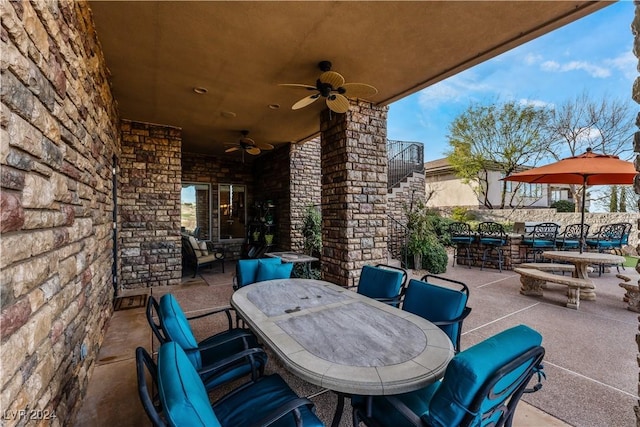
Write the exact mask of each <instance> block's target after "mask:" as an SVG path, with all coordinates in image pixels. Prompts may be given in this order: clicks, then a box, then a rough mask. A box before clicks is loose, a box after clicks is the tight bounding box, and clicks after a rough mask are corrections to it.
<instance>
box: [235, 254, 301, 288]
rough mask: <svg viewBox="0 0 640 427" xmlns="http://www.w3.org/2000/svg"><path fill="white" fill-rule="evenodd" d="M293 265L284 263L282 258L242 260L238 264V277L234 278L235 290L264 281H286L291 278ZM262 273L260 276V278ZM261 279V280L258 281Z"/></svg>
mask: <svg viewBox="0 0 640 427" xmlns="http://www.w3.org/2000/svg"><path fill="white" fill-rule="evenodd" d="M292 270H293V264H291V263H284V264H283V263H282V260H281V259H280V258H276V257H274V258H260V259H241V260H238V262H237V263H236V275H235V277H234V278H233V281H234V283H233V288H234V289H235V290H238V289H240V288H241V287H243V286H247V285H250V284H252V283H256V282H258V281H263V280H271V279H285V278H287V277H291V271H292ZM258 273H260V276H258ZM258 279H260V280H258Z"/></svg>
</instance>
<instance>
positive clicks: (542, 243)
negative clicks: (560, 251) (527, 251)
mask: <svg viewBox="0 0 640 427" xmlns="http://www.w3.org/2000/svg"><path fill="white" fill-rule="evenodd" d="M522 243H523V244H525V245H528V246H533V247H534V248H548V247H553V246H555V243H554V242H553V240H543V239H523V240H522Z"/></svg>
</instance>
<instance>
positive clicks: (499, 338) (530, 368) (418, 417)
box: [352, 325, 544, 427]
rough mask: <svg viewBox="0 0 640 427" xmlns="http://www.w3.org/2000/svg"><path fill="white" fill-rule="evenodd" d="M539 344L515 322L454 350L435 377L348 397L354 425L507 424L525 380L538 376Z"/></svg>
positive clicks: (441, 426)
mask: <svg viewBox="0 0 640 427" xmlns="http://www.w3.org/2000/svg"><path fill="white" fill-rule="evenodd" d="M541 343H542V336H541V335H540V334H539V333H538V332H536V331H534V330H533V329H531V328H529V327H527V326H525V325H519V326H516V327H513V328H511V329H508V330H506V331H503V332H501V333H499V334H497V335H494V336H493V337H490V338H488V339H486V340H484V341H482V342H480V343H478V344H476V345H474V346H473V347H470V348H469V349H467V350H464V351H462V352H460V353H458V354H456V355H455V356H454V358H453V359H452V360H451V362H450V363H449V365H448V366H447V369H446V371H445V374H444V378H443V379H442V381H440V382H436V383H434V384H432V385H430V386H428V387H426V388H423V389H421V390H418V391H415V392H411V393H405V394H399V395H394V396H374V397H369V398H367V397H363V396H354V398H353V399H352V405H353V416H354V425H358V422H360V421H362V422H365V424H367V425H377V426H385V427H387V426H388V427H403V426H439V427H446V426H490V425H495V426H498V427H499V426H502V425H507V426H510V425H511V421H512V417H513V413H514V412H515V409H516V406H517V404H518V402H519V400H520V397H521V395H522V393H523V392H525V389H526V387H527V384H528V382H529V380H530V379H531V377H532V376H533V375H534V374H535V373H538V374H539V375H538V380H540V379H541V375H542V374H541V369H542V366H541V362H542V358H543V356H544V348H543V347H541ZM540 387H541V384H540V383H539V382H538V384H537V385H536V386H535V387H534V388H533V389H531V390H527V391H537V390H538V389H539V388H540ZM369 399H371V416H367V408H366V407H367V400H369Z"/></svg>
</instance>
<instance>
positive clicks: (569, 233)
mask: <svg viewBox="0 0 640 427" xmlns="http://www.w3.org/2000/svg"><path fill="white" fill-rule="evenodd" d="M581 227H584V230H583V231H582V236H581V235H580V230H581ZM588 234H589V224H584V225H581V224H569V225H567V226H566V227H565V228H564V231H562V233H560V234H559V235H558V236H559V237H561V238H562V240H580V238H581V237H586V236H587V235H588Z"/></svg>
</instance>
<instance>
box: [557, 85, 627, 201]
mask: <svg viewBox="0 0 640 427" xmlns="http://www.w3.org/2000/svg"><path fill="white" fill-rule="evenodd" d="M634 121H635V112H634V110H633V108H632V105H631V101H629V102H627V101H622V100H616V99H612V98H611V97H608V96H605V97H604V98H603V99H602V100H599V101H598V100H594V99H591V98H590V96H589V94H588V93H587V92H583V93H582V94H581V95H578V96H576V97H575V98H573V99H570V100H568V101H566V102H565V103H563V104H561V105H560V106H558V107H557V108H555V109H553V110H551V112H550V115H549V120H548V122H547V126H546V127H547V132H548V135H549V138H550V142H549V145H548V147H547V152H548V153H549V155H550V156H551V157H553V158H554V159H555V160H560V159H562V158H564V157H569V156H576V155H578V154H582V153H584V152H585V151H586V149H587V148H588V147H591V148H592V149H593V151H595V152H599V153H604V154H614V155H618V156H620V157H622V158H624V157H625V154H626V153H628V152H630V151H631V150H632V147H633V144H632V137H633V133H634V132H635V130H636V129H635V123H634ZM569 191H571V193H572V194H573V198H574V200H575V201H576V212H578V211H579V210H580V207H581V206H582V194H581V193H582V186H576V185H570V186H569ZM606 194H609V195H613V194H617V192H614V191H610V192H608V193H606Z"/></svg>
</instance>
